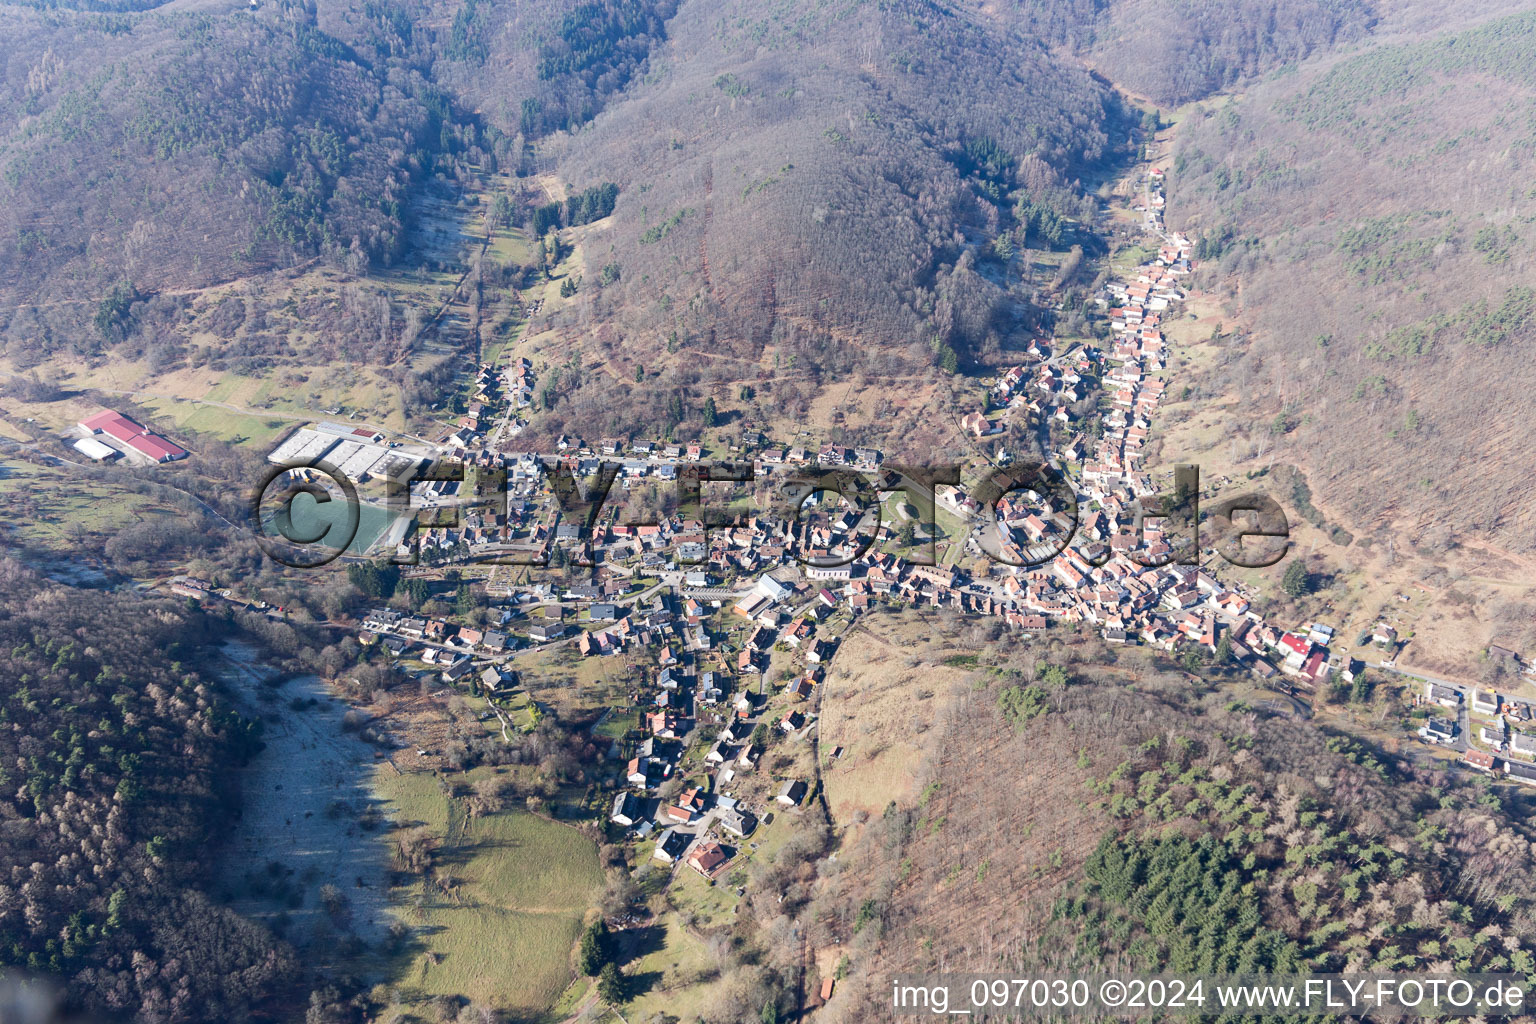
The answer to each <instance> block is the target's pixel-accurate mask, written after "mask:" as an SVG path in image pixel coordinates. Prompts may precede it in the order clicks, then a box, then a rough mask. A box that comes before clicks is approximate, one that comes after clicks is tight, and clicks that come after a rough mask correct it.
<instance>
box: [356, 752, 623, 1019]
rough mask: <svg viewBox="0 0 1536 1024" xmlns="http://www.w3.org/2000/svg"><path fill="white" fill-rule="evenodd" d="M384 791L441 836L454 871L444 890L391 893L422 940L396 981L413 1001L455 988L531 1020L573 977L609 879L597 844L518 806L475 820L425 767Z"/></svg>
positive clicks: (400, 815) (399, 813) (442, 855)
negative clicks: (582, 936) (580, 942)
mask: <svg viewBox="0 0 1536 1024" xmlns="http://www.w3.org/2000/svg"><path fill="white" fill-rule="evenodd" d="M473 777H477V776H472V778H473ZM378 788H379V791H380V794H381V795H382V796H383V797H384V798H385V799H386V800H387V801H388V802H389V803H390V805H391V809H392V812H393V815H394V817H395V820H396V821H397V822H399V823H400V824H401V825H402V826H404V827H414V826H415V825H418V824H419V825H424V826H426V827H427V828H429V829H431V830H432V832H433V833H434V834H435V835H436V836H438V837H439V841H440V846H439V848H438V852H437V855H436V858H435V863H436V865H437V868H438V871H439V872H440V877H441V876H442V875H446V876H448V877H450V878H451V879H452V883H451V884H449V885H448V886H446V887H445V890H446V891H444V890H438V891H435V892H432V893H430V894H429V893H427V892H426V891H425V887H424V885H423V883H421V882H417V883H415V884H413V885H411V886H409V887H407V888H404V889H400V890H397V891H396V892H395V893H394V894H393V895H394V901H393V902H394V903H395V905H396V907H397V908H398V910H397V914H398V915H399V916H400V917H401V919H402V920H404V921H405V922H406V923H408V924H409V925H411V927H412V928H413V929H414V930H415V931H416V934H417V936H418V938H419V939H420V942H421V946H422V948H420V949H418V950H417V951H415V952H414V953H413V954H412V955H410V957H409V960H408V961H406V962H402V963H400V964H399V965H398V966H397V970H396V972H395V977H394V978H393V983H394V984H397V985H399V986H400V987H401V990H402V992H403V994H405V996H406V998H407V999H408V1000H410V1001H413V1002H419V1001H421V1000H424V999H427V998H430V997H433V996H437V995H454V994H459V995H464V996H467V997H468V998H470V999H471V1000H474V1001H475V1002H478V1003H482V1004H485V1005H489V1006H493V1007H499V1008H502V1009H506V1010H510V1011H513V1012H515V1013H518V1014H522V1015H525V1016H526V1015H536V1014H539V1013H541V1012H543V1011H545V1010H547V1009H548V1008H549V1007H550V1006H551V1005H553V1004H554V1002H555V1001H556V1000H557V999H558V998H559V997H560V995H561V993H562V992H564V991H565V990H566V988H567V987H568V986H569V984H570V982H571V967H570V952H571V947H572V945H573V944H574V942H575V941H576V938H577V935H578V933H579V932H580V929H581V924H582V917H583V914H584V913H585V910H586V908H587V906H588V905H589V904H590V903H591V901H592V900H593V899H594V898H595V897H596V894H597V890H598V887H599V886H601V884H602V872H601V871H600V870H599V868H598V863H597V848H596V846H595V845H594V844H593V843H592V842H591V841H590V840H589V839H587V838H586V837H584V836H583V835H582V834H581V833H579V832H577V831H576V830H574V829H571V828H567V827H566V826H563V825H559V824H556V823H554V822H551V821H547V820H545V819H543V818H539V817H536V816H534V815H532V814H528V813H527V812H525V811H522V810H508V811H503V812H501V813H499V814H494V815H490V816H487V817H484V818H479V819H475V820H470V819H469V818H468V816H467V814H466V811H465V807H464V802H463V801H462V800H459V799H454V798H450V797H449V796H447V795H446V794H444V793H443V792H442V791H441V789H440V788H439V786H438V782H437V779H436V778H435V777H433V776H431V775H428V774H426V773H413V774H409V775H388V776H385V775H381V776H380V778H379V781H378Z"/></svg>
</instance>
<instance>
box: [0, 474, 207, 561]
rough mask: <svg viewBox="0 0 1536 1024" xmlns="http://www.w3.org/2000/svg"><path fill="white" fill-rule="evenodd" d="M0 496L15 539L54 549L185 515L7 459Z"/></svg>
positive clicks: (124, 491) (0, 477)
mask: <svg viewBox="0 0 1536 1024" xmlns="http://www.w3.org/2000/svg"><path fill="white" fill-rule="evenodd" d="M0 495H3V496H4V500H5V504H6V506H7V508H8V509H9V510H10V513H11V514H10V515H8V516H6V517H5V519H6V520H7V521H9V522H11V523H12V524H14V526H15V529H16V534H17V536H18V537H20V538H21V539H22V540H25V541H31V542H34V543H38V544H42V545H44V546H46V547H54V548H65V549H67V548H70V547H72V546H77V545H80V544H82V543H86V542H88V541H90V540H92V539H95V540H97V541H101V540H104V539H105V538H107V537H110V536H112V535H113V534H114V533H116V532H118V531H119V530H121V529H122V528H123V527H125V526H129V525H132V524H133V523H136V522H138V521H139V520H141V519H145V518H147V517H149V516H156V515H167V516H168V515H175V516H184V515H185V513H183V512H181V511H179V510H174V509H171V508H168V507H166V506H165V505H164V504H162V503H160V502H157V501H155V500H154V499H153V498H150V497H147V496H145V495H142V494H136V493H134V492H133V491H131V490H128V489H127V488H123V487H114V486H112V485H111V484H103V483H95V482H86V481H81V480H70V479H66V478H65V477H63V476H62V475H59V474H55V473H49V472H48V471H47V470H43V469H39V468H38V467H37V466H34V465H31V464H29V463H23V462H16V461H11V460H0Z"/></svg>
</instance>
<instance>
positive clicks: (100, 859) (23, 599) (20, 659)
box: [0, 560, 299, 1022]
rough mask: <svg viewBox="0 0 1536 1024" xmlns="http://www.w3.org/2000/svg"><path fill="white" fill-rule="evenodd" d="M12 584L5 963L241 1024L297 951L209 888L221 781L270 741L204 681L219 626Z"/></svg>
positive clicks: (6, 704)
mask: <svg viewBox="0 0 1536 1024" xmlns="http://www.w3.org/2000/svg"><path fill="white" fill-rule="evenodd" d="M0 573H3V575H4V577H5V599H4V603H3V607H0V642H3V644H4V646H5V649H6V650H7V652H8V660H7V668H6V678H7V682H6V686H5V688H4V693H3V694H0V831H3V833H4V836H5V841H4V842H3V843H0V851H3V852H0V962H3V963H5V964H9V965H17V966H22V967H26V968H29V969H31V970H34V971H42V972H46V973H50V974H56V975H60V976H62V977H63V978H67V979H69V980H70V989H71V993H72V997H73V998H74V999H76V1000H78V1001H79V1002H80V1003H81V1004H83V1005H84V1006H85V1007H87V1008H89V1009H91V1010H93V1011H95V1012H96V1013H111V1014H113V1015H116V1014H119V1013H135V1014H137V1016H138V1017H139V1018H140V1019H142V1020H145V1021H166V1022H170V1021H196V1020H237V1019H242V1018H244V1017H245V1016H247V1015H248V1014H249V1013H250V1012H251V1011H253V1010H256V1009H259V1008H260V1007H261V1006H262V1005H263V1004H264V1003H265V1002H266V1001H267V1000H269V999H271V998H272V997H273V996H275V995H279V994H284V993H285V990H286V989H287V988H289V987H290V986H292V985H293V984H294V983H295V982H296V981H297V979H298V977H299V971H298V968H297V965H296V963H295V961H294V958H293V956H292V954H291V951H289V950H287V949H286V948H285V947H284V946H283V944H281V943H279V942H278V941H276V940H275V939H273V938H272V936H271V935H270V934H269V933H268V932H267V931H266V930H265V929H263V928H261V927H258V926H256V925H253V924H250V923H249V922H247V921H245V920H244V919H242V918H240V917H239V916H237V915H236V914H234V913H232V912H230V911H229V910H227V909H224V908H222V907H220V906H217V905H215V904H213V903H211V902H210V901H209V900H208V899H207V898H206V897H205V896H204V895H203V894H202V892H201V891H200V889H199V885H200V883H201V881H202V879H203V876H204V872H205V871H206V869H207V868H208V865H207V864H206V863H204V861H203V853H204V851H205V850H206V848H207V843H208V841H209V839H210V837H211V836H213V835H214V834H216V832H217V830H218V828H219V824H220V822H221V821H224V820H225V817H226V815H227V814H228V812H229V810H230V807H231V805H230V803H229V801H228V795H227V794H226V793H225V792H223V790H222V788H221V785H220V781H219V780H220V778H221V775H222V772H223V771H224V770H225V768H226V767H228V766H229V765H230V764H232V763H237V762H238V761H240V760H241V759H242V758H244V757H246V756H248V755H249V754H250V753H251V752H252V751H253V750H254V747H255V744H257V743H259V730H258V729H257V728H256V726H255V724H254V723H252V722H249V721H246V720H244V719H241V718H240V717H238V716H237V715H235V714H233V713H232V712H231V711H230V710H229V708H228V707H227V706H226V705H225V704H224V703H223V702H222V701H221V699H220V697H219V693H218V688H217V686H215V685H214V684H212V683H210V681H209V680H208V679H207V678H205V677H204V676H203V675H201V674H200V673H199V671H198V670H197V669H196V668H195V666H196V665H198V664H199V663H200V662H201V661H202V660H203V659H204V657H205V656H206V653H205V652H204V651H203V650H202V646H201V645H203V644H206V643H209V642H212V641H213V640H214V639H216V638H215V637H214V636H213V635H212V633H213V631H212V629H211V628H210V624H209V623H208V622H206V621H205V620H203V619H202V618H201V617H200V616H198V615H195V614H190V615H189V614H188V613H186V612H185V611H183V610H180V609H177V608H176V607H174V606H173V605H169V604H165V603H152V602H146V601H142V600H138V599H134V598H128V597H117V596H113V595H109V594H105V593H94V592H89V591H81V590H74V589H71V588H68V587H63V586H57V585H53V584H48V583H45V582H42V581H41V580H39V579H38V578H37V577H36V576H33V575H32V574H31V573H29V572H28V571H27V570H25V569H23V568H22V567H21V566H19V565H18V564H17V563H15V562H14V561H10V560H6V561H5V562H4V563H3V564H0Z"/></svg>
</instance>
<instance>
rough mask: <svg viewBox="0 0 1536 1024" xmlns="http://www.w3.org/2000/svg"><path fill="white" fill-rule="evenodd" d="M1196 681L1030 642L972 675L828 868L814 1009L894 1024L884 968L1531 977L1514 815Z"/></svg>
mask: <svg viewBox="0 0 1536 1024" xmlns="http://www.w3.org/2000/svg"><path fill="white" fill-rule="evenodd" d="M987 660H994V661H995V660H998V659H993V658H989V659H987ZM1199 689H1200V688H1199V687H1198V686H1195V687H1193V688H1192V686H1191V682H1190V680H1189V679H1188V678H1187V677H1185V676H1184V675H1183V673H1162V672H1159V671H1157V670H1156V669H1155V668H1153V667H1150V666H1146V665H1145V664H1144V663H1143V664H1141V665H1134V666H1124V667H1120V668H1114V669H1107V670H1106V669H1104V668H1103V667H1093V666H1087V665H1083V666H1078V667H1076V668H1073V669H1066V670H1063V669H1062V668H1060V667H1058V666H1052V665H1046V664H1041V663H1035V662H1033V661H1032V660H1029V659H1028V658H1027V657H1026V658H1025V659H1024V660H1014V661H1013V662H1012V663H1004V664H997V665H994V666H993V667H991V668H988V669H984V670H982V672H981V673H980V674H979V676H978V678H976V679H975V680H974V681H973V682H971V683H969V684H963V685H962V687H961V691H960V693H959V695H958V696H957V697H956V699H955V703H954V704H953V705H952V707H951V709H950V711H949V713H948V715H947V716H946V719H945V720H944V721H943V722H941V723H938V724H937V725H936V727H935V728H934V729H932V730H931V731H930V733H929V734H928V736H926V737H925V738H924V740H923V741H922V742H923V748H924V750H925V751H927V752H929V762H928V765H927V767H926V768H925V769H924V771H923V774H922V776H921V777H920V778H919V780H918V782H919V784H920V786H921V789H920V791H919V795H918V797H917V798H916V799H915V800H912V801H905V802H901V803H897V802H892V803H891V804H890V805H889V807H888V808H887V809H886V810H885V812H884V813H883V814H882V815H879V816H876V817H871V818H870V819H869V821H868V822H867V824H866V825H865V826H864V827H863V828H862V830H861V831H862V838H861V839H860V840H859V842H858V844H857V845H855V846H854V847H853V848H852V849H844V850H843V851H841V852H840V854H839V857H838V861H839V863H838V864H837V865H835V866H827V867H825V868H824V874H827V875H829V876H830V878H831V883H832V884H831V887H830V889H829V890H828V891H827V892H826V893H824V894H823V895H822V896H820V897H818V900H817V903H816V908H815V909H816V910H817V911H818V913H817V914H816V915H814V916H816V917H817V918H818V920H819V928H818V929H817V930H816V931H815V932H814V933H813V936H812V941H813V942H814V943H816V944H817V945H818V946H822V945H827V944H831V945H834V946H835V947H836V948H838V949H839V962H840V963H842V964H843V968H842V969H843V970H844V971H845V973H846V975H847V976H846V978H845V979H844V981H843V983H842V985H841V986H840V988H839V992H840V995H839V997H838V998H837V999H835V1000H834V1001H833V1002H832V1003H830V1004H829V1005H828V1007H827V1009H826V1010H824V1011H822V1012H823V1014H824V1015H826V1016H827V1019H829V1020H832V1021H864V1020H870V1021H873V1020H881V1019H886V1017H885V1016H882V1013H884V1014H886V1015H888V1014H889V1010H884V1011H882V1010H881V1009H880V1007H881V1005H882V1001H883V999H885V998H888V986H889V979H890V978H891V977H893V976H908V975H916V974H920V973H923V972H943V971H955V970H958V969H960V965H965V969H967V970H975V971H980V972H986V971H997V972H1003V973H1016V974H1017V975H1018V976H1029V975H1030V974H1032V973H1043V972H1062V973H1065V974H1069V975H1071V974H1081V973H1083V972H1086V971H1092V970H1106V969H1108V970H1120V971H1126V972H1134V973H1154V972H1157V971H1160V970H1167V971H1176V972H1185V973H1209V974H1218V973H1228V972H1230V973H1239V972H1244V971H1280V972H1284V971H1288V970H1291V971H1309V970H1317V971H1368V970H1430V971H1448V970H1451V969H1453V968H1454V969H1457V970H1490V971H1500V970H1516V971H1530V970H1531V969H1532V966H1533V964H1536V959H1533V956H1532V949H1531V946H1530V943H1529V941H1528V938H1527V937H1528V936H1529V933H1530V928H1531V926H1532V921H1531V911H1530V908H1529V906H1528V905H1527V904H1526V902H1525V901H1524V900H1523V899H1521V898H1519V897H1517V896H1516V895H1515V894H1518V893H1523V892H1525V891H1527V890H1528V888H1529V886H1530V884H1531V878H1532V866H1533V862H1532V845H1531V837H1530V835H1529V834H1528V832H1527V830H1526V829H1525V828H1524V827H1523V825H1522V824H1521V823H1520V820H1519V819H1520V817H1521V816H1522V815H1523V814H1524V811H1523V809H1522V808H1521V807H1506V806H1504V805H1502V804H1501V803H1500V799H1499V798H1498V797H1496V796H1494V795H1493V794H1492V793H1491V792H1488V791H1486V790H1484V789H1483V788H1482V787H1481V786H1480V785H1478V784H1475V783H1471V782H1469V781H1467V780H1466V779H1465V777H1459V776H1456V775H1453V774H1450V773H1448V772H1446V771H1443V770H1422V769H1417V768H1414V767H1411V766H1410V764H1409V763H1408V762H1406V761H1402V762H1399V761H1396V760H1393V759H1389V758H1386V757H1385V756H1384V755H1382V754H1380V753H1378V752H1376V751H1373V750H1371V749H1370V748H1367V747H1363V746H1361V745H1360V744H1359V743H1358V742H1357V741H1355V740H1353V739H1350V738H1347V737H1344V736H1342V735H1330V734H1329V733H1328V732H1326V731H1324V730H1320V729H1318V728H1317V727H1316V726H1314V725H1312V724H1310V723H1307V722H1298V721H1294V720H1289V719H1286V718H1282V717H1276V716H1274V715H1273V714H1271V713H1269V712H1261V711H1258V710H1255V709H1252V708H1248V707H1245V706H1243V705H1242V704H1240V703H1230V702H1229V700H1230V699H1229V698H1227V697H1219V696H1217V695H1216V694H1214V693H1213V694H1210V695H1208V696H1205V697H1201V696H1200V695H1199ZM1000 781H1003V782H1004V783H1005V784H1003V785H999V784H998V783H999V782H1000Z"/></svg>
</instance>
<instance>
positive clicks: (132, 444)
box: [80, 409, 187, 462]
mask: <svg viewBox="0 0 1536 1024" xmlns="http://www.w3.org/2000/svg"><path fill="white" fill-rule="evenodd" d="M80 426H82V427H84V428H85V429H86V430H89V431H90V432H91V433H93V434H106V435H107V436H108V437H112V438H116V439H117V440H119V441H121V442H122V443H123V444H125V445H127V446H128V447H129V448H132V449H133V450H134V451H136V452H138V453H140V454H141V455H147V456H149V457H150V458H151V459H154V460H155V461H156V462H171V461H173V460H175V459H184V458H186V457H187V450H186V449H185V448H183V447H181V446H180V445H177V444H173V443H172V442H170V441H167V440H166V439H165V438H163V437H161V436H159V435H158V434H153V433H151V432H150V431H149V430H148V428H146V427H141V426H140V425H139V424H137V423H135V422H134V421H133V420H131V419H129V418H128V417H127V416H124V415H123V414H122V413H120V412H113V411H112V410H111V409H103V410H102V411H101V412H99V413H97V414H96V415H94V416H92V417H91V418H90V419H85V420H81V421H80Z"/></svg>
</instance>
